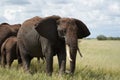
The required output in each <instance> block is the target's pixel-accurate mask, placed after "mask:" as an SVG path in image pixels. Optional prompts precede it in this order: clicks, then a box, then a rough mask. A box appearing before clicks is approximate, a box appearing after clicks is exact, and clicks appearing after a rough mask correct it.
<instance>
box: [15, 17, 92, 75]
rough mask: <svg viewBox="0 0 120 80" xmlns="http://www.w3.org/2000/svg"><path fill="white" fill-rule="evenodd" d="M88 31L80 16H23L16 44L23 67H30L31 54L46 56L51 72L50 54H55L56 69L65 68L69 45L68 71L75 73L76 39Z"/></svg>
mask: <svg viewBox="0 0 120 80" xmlns="http://www.w3.org/2000/svg"><path fill="white" fill-rule="evenodd" d="M88 35H90V32H89V30H88V29H87V27H86V26H85V25H84V23H82V22H81V21H79V20H76V19H71V18H60V17H59V16H50V17H46V18H42V19H41V18H39V17H33V18H31V19H29V20H26V21H25V22H24V23H23V24H22V26H21V28H20V30H19V32H18V35H17V37H18V46H19V49H20V54H21V58H22V60H23V65H24V69H25V70H26V71H29V67H30V61H31V59H32V58H33V57H37V56H40V57H45V59H46V72H47V74H48V75H51V74H52V72H53V56H54V55H55V54H57V57H58V63H59V72H60V73H64V72H65V70H66V47H65V45H66V44H67V45H68V46H69V47H70V57H71V59H72V61H70V73H74V70H75V61H76V52H77V49H78V46H77V45H78V43H77V39H79V38H83V37H86V36H88Z"/></svg>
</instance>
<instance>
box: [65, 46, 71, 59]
mask: <svg viewBox="0 0 120 80" xmlns="http://www.w3.org/2000/svg"><path fill="white" fill-rule="evenodd" d="M66 48H67V57H68V60H69V61H72V59H71V57H70V48H69V46H68V45H66Z"/></svg>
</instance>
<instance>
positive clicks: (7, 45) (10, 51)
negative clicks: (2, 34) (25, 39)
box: [1, 36, 22, 68]
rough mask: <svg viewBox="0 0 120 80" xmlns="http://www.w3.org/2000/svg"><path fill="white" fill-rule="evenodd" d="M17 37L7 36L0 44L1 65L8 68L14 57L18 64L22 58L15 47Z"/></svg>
mask: <svg viewBox="0 0 120 80" xmlns="http://www.w3.org/2000/svg"><path fill="white" fill-rule="evenodd" d="M16 48H17V38H16V37H15V36H11V37H9V38H7V39H6V40H5V41H4V43H3V44H2V46H1V65H2V66H3V67H5V65H7V66H8V68H10V67H11V64H12V62H13V61H14V60H15V59H18V64H20V65H21V63H22V60H21V57H20V54H19V51H16V50H17V49H16Z"/></svg>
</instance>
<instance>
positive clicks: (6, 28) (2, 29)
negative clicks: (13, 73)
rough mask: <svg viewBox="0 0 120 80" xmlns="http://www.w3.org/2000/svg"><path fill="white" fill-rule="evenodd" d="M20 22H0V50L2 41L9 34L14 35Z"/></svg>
mask: <svg viewBox="0 0 120 80" xmlns="http://www.w3.org/2000/svg"><path fill="white" fill-rule="evenodd" d="M20 27H21V24H14V25H10V24H8V23H2V24H0V50H1V45H2V43H3V42H4V41H5V40H6V39H7V38H8V37H10V36H16V35H17V32H18V30H19V28H20ZM0 57H1V52H0ZM0 62H1V58H0Z"/></svg>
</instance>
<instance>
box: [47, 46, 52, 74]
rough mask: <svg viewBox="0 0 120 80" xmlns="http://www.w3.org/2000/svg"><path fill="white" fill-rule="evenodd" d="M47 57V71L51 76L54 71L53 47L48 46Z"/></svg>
mask: <svg viewBox="0 0 120 80" xmlns="http://www.w3.org/2000/svg"><path fill="white" fill-rule="evenodd" d="M48 46H49V45H48ZM45 58H46V73H47V74H48V75H49V76H51V75H52V72H53V54H52V49H51V47H47V50H46V53H45Z"/></svg>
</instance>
